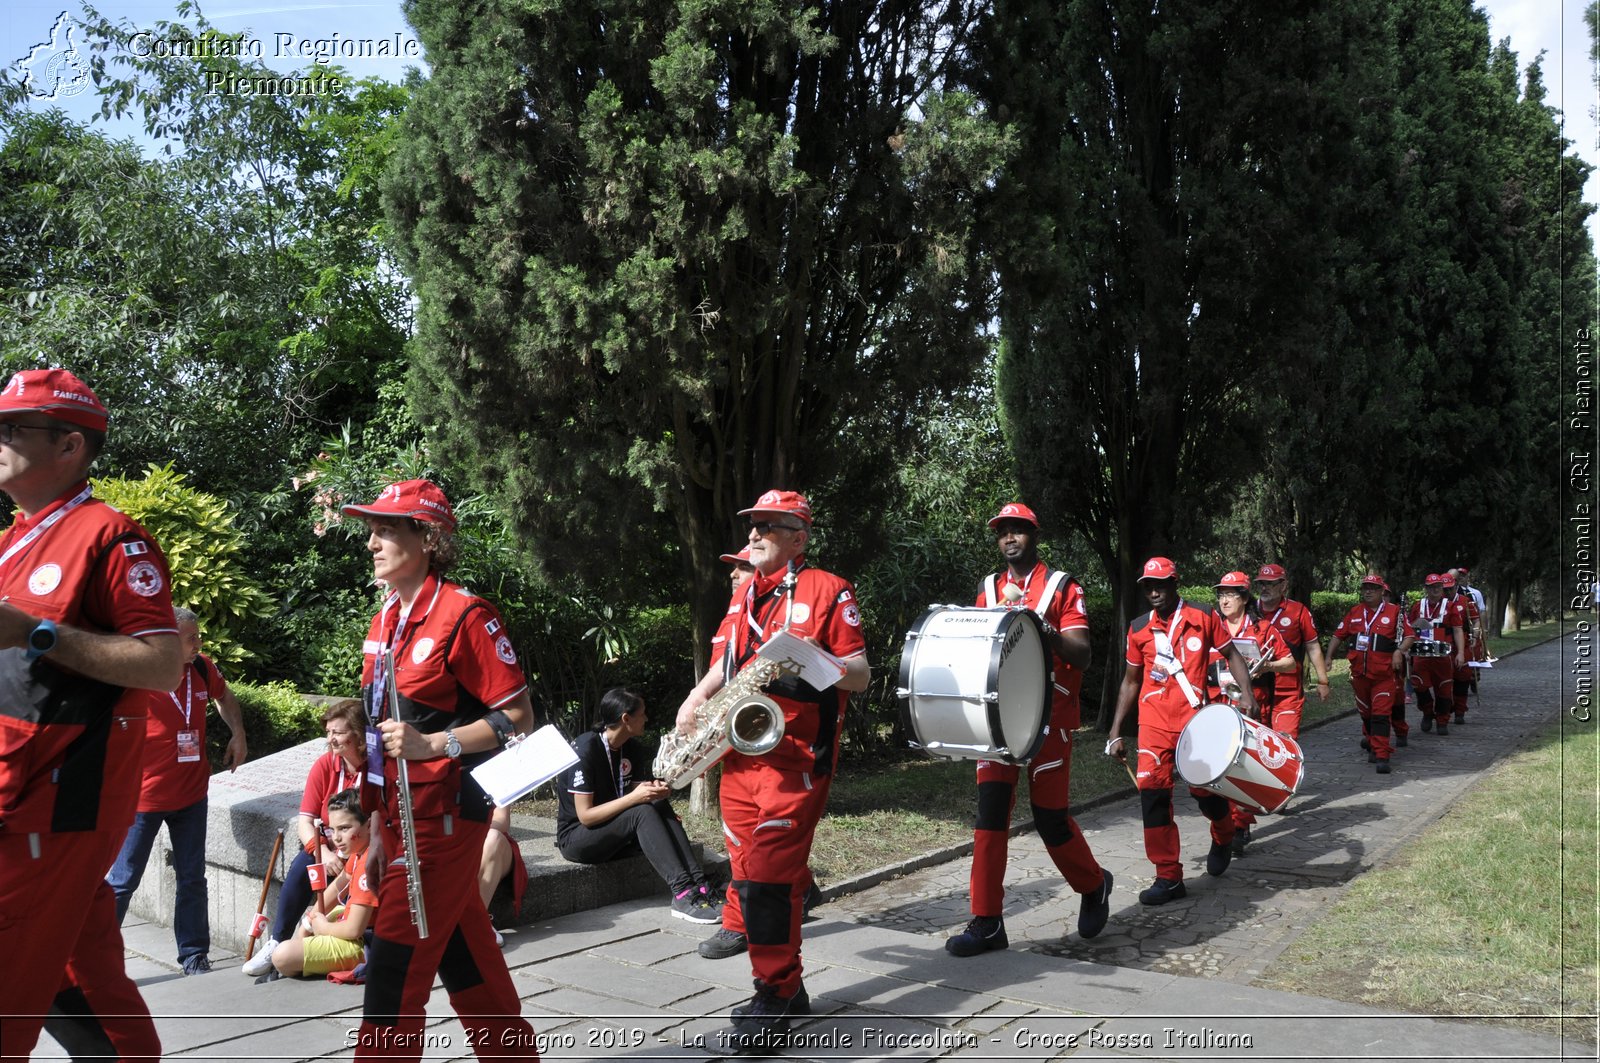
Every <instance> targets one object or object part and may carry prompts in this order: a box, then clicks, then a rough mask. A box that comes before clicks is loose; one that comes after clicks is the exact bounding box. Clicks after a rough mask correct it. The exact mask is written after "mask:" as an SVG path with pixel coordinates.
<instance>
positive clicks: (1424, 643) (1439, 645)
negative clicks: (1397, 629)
mask: <svg viewBox="0 0 1600 1063" xmlns="http://www.w3.org/2000/svg"><path fill="white" fill-rule="evenodd" d="M1455 652H1456V651H1455V647H1454V646H1452V645H1451V644H1450V643H1448V642H1441V641H1439V640H1438V639H1418V640H1417V641H1415V642H1413V643H1412V644H1411V656H1413V657H1453V656H1455Z"/></svg>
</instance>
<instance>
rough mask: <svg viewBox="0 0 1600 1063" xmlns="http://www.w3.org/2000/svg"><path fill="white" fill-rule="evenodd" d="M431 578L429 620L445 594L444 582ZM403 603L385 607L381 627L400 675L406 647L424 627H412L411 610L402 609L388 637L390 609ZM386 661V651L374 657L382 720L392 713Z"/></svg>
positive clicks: (375, 701) (382, 641) (376, 704)
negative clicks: (401, 657)
mask: <svg viewBox="0 0 1600 1063" xmlns="http://www.w3.org/2000/svg"><path fill="white" fill-rule="evenodd" d="M428 578H429V579H431V580H433V581H434V585H433V597H432V598H429V599H428V607H427V608H426V609H424V610H423V611H422V615H423V616H427V615H428V614H429V613H431V612H433V606H434V603H435V602H437V601H438V600H439V592H440V591H442V590H444V580H442V579H439V578H438V577H437V576H434V575H431V574H430V575H429V577H428ZM422 589H423V590H424V591H426V590H427V589H428V585H427V584H426V583H424V584H423V585H422ZM421 598H422V595H421V594H418V595H417V598H416V599H415V600H413V601H412V603H411V605H412V606H413V607H414V606H415V605H416V604H417V601H419V600H421ZM399 602H400V596H399V595H398V594H397V595H395V596H394V597H393V598H392V599H391V600H390V601H389V602H385V603H384V606H383V613H382V614H381V615H382V617H383V622H382V623H381V624H380V625H379V627H378V644H379V646H381V647H392V648H393V649H394V650H395V655H394V659H395V669H396V671H398V670H399V668H400V651H401V650H404V649H405V647H406V645H407V644H408V643H409V641H410V638H411V637H412V636H415V635H416V633H417V631H416V629H417V628H419V627H421V626H422V621H421V620H418V621H417V622H416V623H415V624H410V619H411V609H401V610H400V612H399V615H398V616H397V617H396V619H395V626H394V630H393V631H392V632H389V633H388V634H387V635H385V631H386V629H387V628H388V626H389V619H388V617H389V608H390V605H391V603H392V604H395V605H398V604H399ZM407 626H410V627H411V634H410V635H409V636H408V635H407V634H406V628H407ZM382 660H383V651H382V649H380V650H379V651H378V652H377V653H376V654H375V655H374V660H373V662H372V707H373V709H374V710H375V712H376V716H377V718H378V719H379V720H382V719H384V716H385V714H386V713H387V712H388V711H389V698H388V694H389V682H390V679H391V678H392V677H391V676H390V675H389V674H388V673H387V672H386V671H385V670H384V669H383V668H381V667H380V666H379V665H380V662H381V661H382Z"/></svg>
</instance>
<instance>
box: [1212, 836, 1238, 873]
mask: <svg viewBox="0 0 1600 1063" xmlns="http://www.w3.org/2000/svg"><path fill="white" fill-rule="evenodd" d="M1235 833H1237V831H1236V832H1235ZM1231 863H1233V844H1232V842H1231V841H1230V842H1229V844H1227V845H1224V844H1222V843H1221V842H1212V843H1211V851H1210V852H1209V853H1207V854H1206V874H1208V875H1210V876H1211V877H1212V878H1216V877H1217V876H1218V875H1220V874H1222V873H1223V872H1224V871H1226V870H1228V865H1229V864H1231Z"/></svg>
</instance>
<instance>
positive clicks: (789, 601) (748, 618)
mask: <svg viewBox="0 0 1600 1063" xmlns="http://www.w3.org/2000/svg"><path fill="white" fill-rule="evenodd" d="M805 564H806V563H805V562H804V561H801V562H799V563H798V564H796V565H795V566H794V575H795V580H796V587H797V588H798V586H799V578H800V570H801V569H803V568H805ZM784 578H787V577H786V576H785V577H783V578H780V579H779V580H778V582H777V583H776V584H774V585H773V587H772V589H771V590H769V591H767V592H766V593H765V594H763V595H762V596H761V597H762V598H766V597H768V596H770V595H776V594H778V593H779V592H780V591H782V590H783V579H784ZM759 579H760V577H759V576H757V577H756V579H752V580H750V582H749V583H746V584H745V591H744V605H743V606H742V607H741V610H740V611H741V612H743V613H744V621H745V630H744V638H743V639H740V640H737V641H742V642H743V643H744V645H743V646H742V647H738V649H739V654H738V663H739V664H741V665H742V664H743V663H744V662H745V661H747V660H749V659H750V655H751V654H752V653H754V652H755V651H756V650H759V649H760V648H761V644H762V643H763V642H765V641H766V638H767V625H768V624H770V623H771V622H772V612H773V610H772V607H771V606H770V605H769V606H768V607H767V615H766V616H763V617H761V618H760V619H759V620H758V619H757V618H756V608H757V606H758V605H759V604H760V603H759V602H758V601H757V599H756V582H757V580H759ZM793 609H794V595H793V594H786V595H784V613H783V620H784V623H785V624H786V625H787V624H788V622H789V614H790V612H791V611H793ZM724 652H726V651H724Z"/></svg>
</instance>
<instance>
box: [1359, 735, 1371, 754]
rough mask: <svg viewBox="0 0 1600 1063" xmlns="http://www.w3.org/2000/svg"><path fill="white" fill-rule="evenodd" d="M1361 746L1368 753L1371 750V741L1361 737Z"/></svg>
mask: <svg viewBox="0 0 1600 1063" xmlns="http://www.w3.org/2000/svg"><path fill="white" fill-rule="evenodd" d="M1361 748H1362V749H1364V750H1366V751H1367V752H1368V753H1370V752H1372V743H1371V742H1369V741H1367V740H1366V739H1365V738H1363V739H1362V740H1361Z"/></svg>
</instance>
